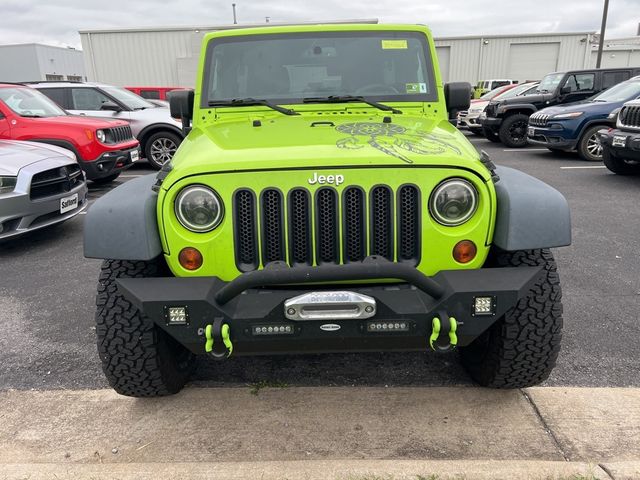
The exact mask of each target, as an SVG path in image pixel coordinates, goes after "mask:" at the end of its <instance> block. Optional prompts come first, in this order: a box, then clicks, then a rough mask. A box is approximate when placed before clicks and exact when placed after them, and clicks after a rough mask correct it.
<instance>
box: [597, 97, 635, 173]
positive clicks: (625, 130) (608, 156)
mask: <svg viewBox="0 0 640 480" xmlns="http://www.w3.org/2000/svg"><path fill="white" fill-rule="evenodd" d="M600 143H601V145H602V159H603V160H604V164H605V165H606V166H607V168H608V169H609V170H611V171H612V172H613V173H617V174H619V175H638V174H640V100H632V101H630V102H627V103H625V104H624V106H623V107H622V109H621V110H620V112H619V113H618V121H617V124H616V128H615V129H608V130H601V131H600Z"/></svg>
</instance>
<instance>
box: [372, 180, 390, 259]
mask: <svg viewBox="0 0 640 480" xmlns="http://www.w3.org/2000/svg"><path fill="white" fill-rule="evenodd" d="M392 199H393V195H392V193H391V189H390V188H389V187H383V186H380V187H374V188H373V189H372V190H371V200H370V202H371V203H370V205H371V220H370V230H371V237H370V238H371V244H370V247H369V252H370V255H379V256H381V257H384V258H386V259H387V260H393V210H392V208H393V204H392V203H393V200H392Z"/></svg>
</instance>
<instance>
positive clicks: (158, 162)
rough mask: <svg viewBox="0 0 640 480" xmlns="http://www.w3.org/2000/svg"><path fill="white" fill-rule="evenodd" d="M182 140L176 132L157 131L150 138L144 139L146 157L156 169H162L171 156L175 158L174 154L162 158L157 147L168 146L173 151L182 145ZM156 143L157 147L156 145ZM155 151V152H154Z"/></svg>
mask: <svg viewBox="0 0 640 480" xmlns="http://www.w3.org/2000/svg"><path fill="white" fill-rule="evenodd" d="M181 142H182V138H180V136H179V135H178V134H176V133H173V132H168V131H166V130H163V131H160V132H156V133H154V134H152V135H151V136H149V138H147V139H145V141H144V146H143V150H144V158H146V159H147V162H149V165H151V167H152V168H155V169H156V170H160V169H161V168H162V165H164V163H166V162H168V161H169V160H170V159H171V158H173V154H171V155H170V156H166V157H165V158H164V159H162V158H160V156H162V155H160V156H159V153H158V151H157V148H165V147H166V148H168V149H169V150H171V151H172V152H173V153H175V150H177V148H178V147H179V146H180V143H181ZM154 145H155V147H154ZM154 152H155V153H154Z"/></svg>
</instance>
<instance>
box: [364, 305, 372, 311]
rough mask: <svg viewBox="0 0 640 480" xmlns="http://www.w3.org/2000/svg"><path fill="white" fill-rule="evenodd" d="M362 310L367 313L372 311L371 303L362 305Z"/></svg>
mask: <svg viewBox="0 0 640 480" xmlns="http://www.w3.org/2000/svg"><path fill="white" fill-rule="evenodd" d="M364 311H365V312H367V313H371V312H373V307H372V306H371V305H367V306H366V307H364Z"/></svg>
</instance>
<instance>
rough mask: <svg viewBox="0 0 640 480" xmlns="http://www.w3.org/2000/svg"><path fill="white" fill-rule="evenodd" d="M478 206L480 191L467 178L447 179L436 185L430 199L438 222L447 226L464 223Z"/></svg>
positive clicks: (432, 210) (430, 205) (430, 206)
mask: <svg viewBox="0 0 640 480" xmlns="http://www.w3.org/2000/svg"><path fill="white" fill-rule="evenodd" d="M476 208H478V192H476V189H475V188H474V187H473V185H471V183H469V182H468V181H466V180H463V179H461V178H455V179H451V180H446V181H444V182H442V183H441V184H440V185H438V186H437V187H436V189H435V190H434V191H433V193H432V194H431V198H430V199H429V211H430V212H431V216H432V217H433V218H434V220H435V221H436V222H438V223H439V224H441V225H445V226H447V227H455V226H457V225H462V224H463V223H464V222H466V221H467V220H469V219H470V218H471V217H472V216H473V214H474V213H475V212H476Z"/></svg>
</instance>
